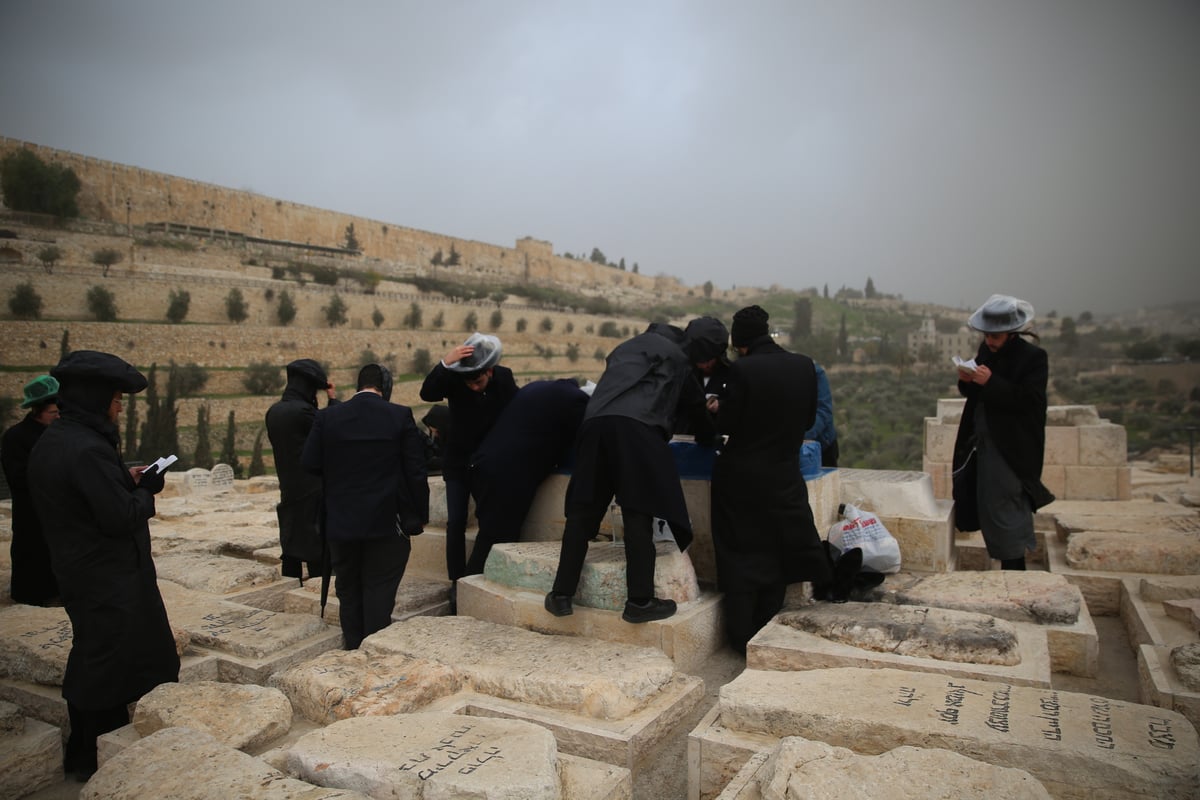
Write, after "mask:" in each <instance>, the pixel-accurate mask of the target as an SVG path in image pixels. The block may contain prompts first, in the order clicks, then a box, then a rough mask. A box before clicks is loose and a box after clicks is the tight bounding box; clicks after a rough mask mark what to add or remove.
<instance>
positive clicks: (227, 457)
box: [221, 409, 242, 478]
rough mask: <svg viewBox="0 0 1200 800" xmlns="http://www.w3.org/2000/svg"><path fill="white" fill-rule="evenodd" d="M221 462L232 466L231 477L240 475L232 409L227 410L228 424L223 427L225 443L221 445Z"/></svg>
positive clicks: (235, 424) (240, 466)
mask: <svg viewBox="0 0 1200 800" xmlns="http://www.w3.org/2000/svg"><path fill="white" fill-rule="evenodd" d="M221 463H222V464H228V465H229V466H231V467H233V477H235V478H240V477H242V465H241V462H239V461H238V457H237V423H236V422H235V421H234V413H233V410H232V409H230V411H229V426H228V427H227V428H226V429H225V444H224V445H223V446H222V447H221Z"/></svg>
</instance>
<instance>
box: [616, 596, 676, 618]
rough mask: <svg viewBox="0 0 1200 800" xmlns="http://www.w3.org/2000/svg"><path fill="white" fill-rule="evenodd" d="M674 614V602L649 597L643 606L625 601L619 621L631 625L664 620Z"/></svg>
mask: <svg viewBox="0 0 1200 800" xmlns="http://www.w3.org/2000/svg"><path fill="white" fill-rule="evenodd" d="M674 613H675V601H674V600H662V599H660V598H658V597H651V598H650V599H649V600H647V601H646V603H645V604H644V605H643V604H641V603H635V602H633V601H632V600H626V601H625V611H624V612H623V613H622V614H621V619H623V620H625V621H626V622H633V623H638V622H653V621H654V620H656V619H666V618H667V617H670V616H672V615H673V614H674Z"/></svg>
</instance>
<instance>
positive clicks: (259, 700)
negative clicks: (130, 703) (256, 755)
mask: <svg viewBox="0 0 1200 800" xmlns="http://www.w3.org/2000/svg"><path fill="white" fill-rule="evenodd" d="M133 726H134V728H135V729H136V730H137V732H138V734H139V735H141V736H143V737H146V736H149V735H150V734H152V733H154V732H155V731H159V730H162V729H163V728H171V727H176V726H183V727H188V728H194V729H195V730H199V731H204V732H206V733H209V734H212V736H213V737H214V738H215V739H216V740H217V741H219V742H220V743H221V744H224V745H228V746H229V747H234V748H237V749H238V750H249V749H252V748H255V747H260V746H262V745H264V744H266V743H267V742H271V741H274V740H275V739H278V738H279V737H280V736H283V735H284V734H285V733H287V732H288V730H289V729H290V728H291V727H292V704H291V703H289V702H288V699H287V697H286V696H284V694H283V692H281V691H279V690H278V689H272V688H268V687H265V686H252V685H251V686H247V685H239V684H229V683H217V682H215V681H201V682H198V683H164V684H160V685H159V686H157V687H155V688H154V689H151V690H150V692H149V693H147V694H146V695H145V696H143V697H142V699H141V700H139V701H138V704H137V710H136V711H135V712H134V715H133Z"/></svg>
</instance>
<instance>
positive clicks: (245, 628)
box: [159, 581, 342, 685]
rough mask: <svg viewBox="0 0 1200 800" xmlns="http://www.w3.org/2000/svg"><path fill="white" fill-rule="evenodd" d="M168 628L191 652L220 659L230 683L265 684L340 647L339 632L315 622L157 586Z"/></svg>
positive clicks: (221, 670) (168, 584) (224, 678)
mask: <svg viewBox="0 0 1200 800" xmlns="http://www.w3.org/2000/svg"><path fill="white" fill-rule="evenodd" d="M159 590H160V591H161V592H162V595H163V602H164V603H165V604H166V607H167V615H168V616H169V617H170V619H171V624H172V625H173V626H175V627H178V628H182V629H184V630H186V631H187V632H188V635H189V636H190V638H191V643H192V646H193V647H196V648H199V649H200V650H201V651H207V652H210V653H212V654H213V655H215V656H217V657H218V659H219V667H218V670H219V677H220V680H222V681H227V682H230V683H256V684H260V685H262V684H265V683H266V682H267V678H268V677H269V676H270V675H271V673H273V672H276V671H277V670H280V669H282V668H284V667H286V666H289V665H291V664H294V663H297V662H299V661H304V660H306V659H309V658H312V657H314V656H316V655H318V654H320V653H323V652H325V651H326V650H332V649H333V648H335V647H340V646H341V636H342V634H341V631H340V630H338V629H337V628H334V627H332V626H330V625H327V624H325V623H324V622H322V621H321V620H319V619H316V618H315V617H310V616H306V615H300V614H282V613H278V612H274V611H266V610H264V609H261V608H254V607H251V606H245V605H241V604H239V603H232V602H229V601H227V600H220V599H217V598H215V597H213V596H212V595H208V594H204V593H202V592H195V591H192V590H190V589H185V588H183V587H181V586H178V585H176V584H173V583H171V582H169V581H159Z"/></svg>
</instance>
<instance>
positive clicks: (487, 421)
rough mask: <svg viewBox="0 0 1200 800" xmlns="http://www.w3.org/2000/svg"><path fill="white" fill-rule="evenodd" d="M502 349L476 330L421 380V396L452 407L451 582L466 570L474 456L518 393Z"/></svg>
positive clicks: (446, 467)
mask: <svg viewBox="0 0 1200 800" xmlns="http://www.w3.org/2000/svg"><path fill="white" fill-rule="evenodd" d="M502 352H503V348H502V346H501V344H500V339H498V338H497V337H495V336H489V335H487V334H484V333H478V332H476V333H473V334H471V335H470V336H469V337H467V340H466V341H465V342H463V343H462V344H460V345H458V346H457V347H455V348H454V349H453V350H451V351H450V352H449V353H447V354H446V355H445V357H444V358H442V359H441V361H439V362H438V363H437V364H436V365H434V367H433V369H432V370H430V371H429V374H428V375H426V376H425V382H424V383H422V384H421V399H422V400H424V401H426V402H429V403H436V402H438V401H441V400H445V401H447V405H449V407H450V431H449V434H448V436H447V438H446V445H445V449H444V450H443V452H442V480H444V481H445V482H446V577H448V578H449V579H450V580H452V581H456V580H458V579H459V578H461V577H462V576H463V575H465V574H466V569H467V508H468V506H469V503H470V499H471V454H472V453H474V452H475V449H476V448H477V447H479V445H481V444H482V443H483V437H485V436H487V433H488V431H490V430H491V429H492V425H494V424H495V423H496V420H497V419H499V417H500V412H502V411H503V410H504V407H505V406H506V405H508V401H509V400H512V398H513V395H515V394H516V393H517V382H516V380H515V379H514V378H513V373H512V370H511V369H509V368H508V367H502V366H500V356H501V354H502ZM451 605H452V606H453V601H452V602H451Z"/></svg>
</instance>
